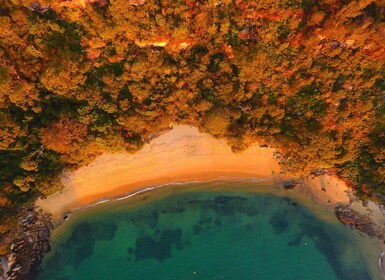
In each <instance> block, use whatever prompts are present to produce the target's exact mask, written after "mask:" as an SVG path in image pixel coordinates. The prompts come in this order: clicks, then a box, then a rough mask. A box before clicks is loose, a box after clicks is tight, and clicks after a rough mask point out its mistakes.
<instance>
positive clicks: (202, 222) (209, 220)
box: [199, 217, 213, 226]
mask: <svg viewBox="0 0 385 280" xmlns="http://www.w3.org/2000/svg"><path fill="white" fill-rule="evenodd" d="M212 223H213V218H211V217H207V218H203V219H201V220H200V221H199V225H201V226H203V225H210V224H212Z"/></svg>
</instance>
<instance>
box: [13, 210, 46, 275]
mask: <svg viewBox="0 0 385 280" xmlns="http://www.w3.org/2000/svg"><path fill="white" fill-rule="evenodd" d="M52 229H53V225H52V223H51V218H50V216H49V215H47V214H45V213H43V212H42V211H41V210H39V211H36V210H35V208H29V209H27V210H24V211H23V212H22V214H21V217H20V218H19V222H18V226H17V228H16V229H15V234H14V239H13V241H12V245H11V252H10V254H9V256H8V271H7V275H8V279H9V280H11V279H17V280H19V279H31V275H32V274H33V273H34V271H35V269H36V268H37V266H38V265H39V264H40V263H41V260H42V258H43V254H44V253H47V252H48V251H49V250H50V246H49V238H50V235H51V231H52Z"/></svg>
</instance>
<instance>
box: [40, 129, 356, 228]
mask: <svg viewBox="0 0 385 280" xmlns="http://www.w3.org/2000/svg"><path fill="white" fill-rule="evenodd" d="M275 154H276V150H275V149H273V148H265V147H260V146H259V145H258V144H254V145H253V146H251V147H250V148H249V149H247V150H245V151H243V152H241V153H233V152H232V151H231V148H230V147H229V146H228V145H227V143H226V142H225V141H224V140H223V139H216V138H214V137H212V136H210V135H209V134H206V133H200V132H199V131H198V129H197V128H195V127H191V126H186V125H178V126H174V128H173V129H172V130H169V131H167V132H165V133H163V134H162V135H160V136H159V137H157V138H155V139H153V140H151V141H150V142H149V143H147V144H145V145H144V147H143V149H142V150H140V151H138V152H137V153H135V154H128V153H120V154H110V153H105V154H103V155H101V156H99V157H98V158H96V159H95V161H93V162H92V163H90V164H89V165H87V166H84V167H81V168H80V169H78V170H76V171H71V172H68V171H67V172H64V173H63V176H62V178H61V179H62V183H63V185H64V189H63V190H62V191H61V192H59V193H55V194H53V195H51V196H48V197H47V198H46V199H38V200H37V202H36V205H37V206H38V207H40V208H41V209H43V211H45V212H46V213H50V214H52V218H53V221H54V222H56V221H58V220H60V219H61V218H62V216H63V215H64V214H65V213H67V212H70V211H72V210H73V209H78V208H80V207H82V206H85V205H89V204H92V203H96V202H98V201H100V200H105V199H107V198H113V197H119V196H124V195H129V194H132V193H135V192H138V191H141V190H143V189H146V188H148V187H149V186H159V185H164V184H169V183H173V182H179V183H181V184H183V183H188V182H192V181H211V180H215V179H218V178H223V177H226V178H233V179H234V178H237V179H263V180H269V181H274V182H285V181H293V182H296V183H301V184H302V185H303V186H304V191H305V192H307V193H310V195H311V196H312V199H313V200H314V201H315V202H317V203H320V204H325V205H333V204H338V203H345V204H347V203H349V202H350V199H349V196H348V193H350V190H349V187H348V186H347V185H346V184H345V182H344V181H342V180H340V179H338V178H337V177H336V176H333V175H321V176H320V177H316V178H309V179H303V178H299V177H297V176H290V175H282V174H281V170H280V167H279V164H278V160H277V159H276V158H275Z"/></svg>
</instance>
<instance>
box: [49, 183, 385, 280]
mask: <svg viewBox="0 0 385 280" xmlns="http://www.w3.org/2000/svg"><path fill="white" fill-rule="evenodd" d="M206 183H207V185H208V186H206ZM242 183H244V185H243V186H242V187H240V188H238V189H236V188H235V189H234V188H232V185H233V184H242ZM284 183H285V181H280V182H276V181H271V180H267V179H259V178H254V179H252V178H250V179H240V178H231V177H222V178H216V179H214V180H210V181H194V182H170V183H167V184H163V185H158V186H149V187H147V188H145V189H141V190H139V191H137V192H134V193H129V194H126V195H124V196H120V197H111V198H109V199H103V200H100V201H97V202H95V203H93V204H89V205H84V206H81V207H79V208H77V209H73V211H74V214H79V215H76V216H75V217H74V219H78V218H79V217H82V216H83V217H84V215H86V216H87V215H95V214H97V213H98V212H99V211H104V210H103V209H108V208H104V207H111V204H110V203H115V202H121V201H124V200H126V199H134V200H129V201H127V202H125V203H129V205H130V206H129V207H134V208H135V207H137V206H138V205H142V204H143V203H151V202H152V201H155V200H158V199H162V198H163V197H167V196H168V195H169V194H170V193H175V192H179V191H180V192H195V191H198V192H199V191H200V190H203V191H210V192H211V191H212V192H216V191H218V192H219V193H221V192H223V191H224V192H228V191H234V192H253V193H254V192H255V193H256V194H261V195H265V194H271V195H274V196H277V197H287V198H289V199H292V200H293V201H296V202H298V203H300V204H301V205H303V206H304V207H305V208H307V209H308V210H309V211H310V212H312V213H313V214H314V215H315V216H317V217H318V218H320V219H322V220H324V221H325V222H329V223H339V222H338V220H337V219H336V217H335V215H334V205H325V204H320V203H314V200H313V199H312V198H313V197H311V196H309V193H306V192H303V191H302V190H301V187H298V188H295V189H285V188H284ZM179 185H183V186H184V187H182V188H180V189H179V190H178V189H177V188H178V186H179ZM218 186H219V187H218ZM254 186H256V187H255V188H254ZM302 188H306V187H305V186H302ZM157 191H160V192H157ZM101 204H106V206H103V205H101ZM107 204H110V205H107ZM119 205H122V204H117V205H115V206H113V205H112V207H113V208H112V209H114V207H120V206H119ZM125 205H126V204H125ZM95 206H101V207H102V208H99V207H95ZM83 210H90V212H89V211H85V212H83ZM58 226H59V225H57V226H56V228H57V227H58ZM63 230H64V231H65V230H66V227H65V226H64V227H60V229H59V231H54V233H53V235H52V236H51V241H54V240H55V239H56V238H57V237H58V236H60V234H61V233H62V231H63ZM357 237H358V236H357ZM357 237H356V238H357ZM358 240H359V239H357V241H358ZM365 240H366V241H365V242H366V243H361V241H360V242H359V243H357V246H358V248H360V249H359V250H360V252H362V253H364V252H366V253H364V255H366V254H367V253H369V255H370V256H371V257H370V259H371V260H372V261H371V262H368V263H367V265H368V267H370V268H371V269H370V271H372V272H373V273H376V272H375V270H377V273H378V274H376V275H382V274H383V271H382V270H381V268H382V267H381V266H379V263H377V262H376V260H377V258H378V261H382V255H380V254H376V255H375V256H374V255H373V252H374V251H371V250H373V249H376V252H377V251H380V249H381V250H382V249H383V246H381V244H379V241H378V240H377V239H376V240H373V239H372V238H369V237H368V236H366V239H365ZM369 240H371V241H369ZM368 242H370V243H368ZM372 242H373V243H372ZM375 243H376V245H375V247H372V246H373V244H375ZM363 244H367V245H370V247H366V246H364V247H363ZM377 244H378V245H380V246H378V245H377ZM370 248H372V249H370ZM365 249H368V250H369V251H368V250H365ZM377 249H378V250H377ZM373 256H374V258H373ZM376 279H377V277H376ZM384 279H385V278H384Z"/></svg>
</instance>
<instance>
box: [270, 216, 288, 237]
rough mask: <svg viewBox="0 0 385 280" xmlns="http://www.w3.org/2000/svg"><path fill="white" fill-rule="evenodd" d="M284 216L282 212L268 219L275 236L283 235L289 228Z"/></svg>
mask: <svg viewBox="0 0 385 280" xmlns="http://www.w3.org/2000/svg"><path fill="white" fill-rule="evenodd" d="M285 216H286V215H285V213H283V212H276V213H274V214H273V215H272V216H271V217H270V219H269V224H270V225H271V226H272V228H273V230H274V233H275V234H281V233H284V232H285V231H286V230H287V229H288V228H289V222H288V220H287V218H286V217H285Z"/></svg>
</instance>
